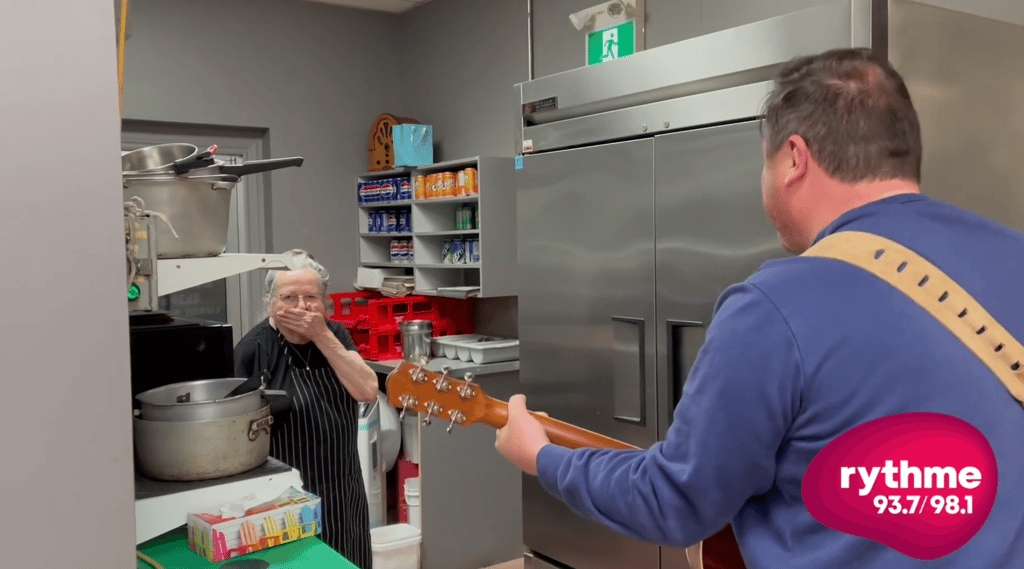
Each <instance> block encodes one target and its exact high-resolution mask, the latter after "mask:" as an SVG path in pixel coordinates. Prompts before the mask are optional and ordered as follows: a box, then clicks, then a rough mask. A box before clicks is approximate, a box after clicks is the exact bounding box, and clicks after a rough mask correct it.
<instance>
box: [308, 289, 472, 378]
mask: <svg viewBox="0 0 1024 569" xmlns="http://www.w3.org/2000/svg"><path fill="white" fill-rule="evenodd" d="M328 296H329V297H330V298H331V300H332V302H333V303H334V313H333V314H332V315H331V320H334V321H336V322H339V323H340V324H341V325H342V326H344V327H345V329H346V330H348V332H349V335H351V336H352V340H353V341H354V342H355V344H356V348H357V349H358V351H359V355H360V356H362V357H363V359H366V360H370V361H381V360H394V359H400V358H402V355H403V354H402V332H401V328H400V327H399V324H400V323H401V322H402V321H404V320H429V321H430V322H431V323H432V324H433V333H432V336H434V337H437V336H449V335H452V334H471V333H472V332H473V304H472V302H473V301H472V300H469V299H466V300H463V299H452V298H443V297H427V296H421V295H414V296H405V297H401V298H385V297H384V296H383V295H381V294H380V293H379V292H376V291H357V292H344V293H333V294H330V295H328Z"/></svg>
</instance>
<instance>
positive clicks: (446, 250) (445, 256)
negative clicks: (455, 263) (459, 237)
mask: <svg viewBox="0 0 1024 569" xmlns="http://www.w3.org/2000/svg"><path fill="white" fill-rule="evenodd" d="M441 262H442V263H451V262H452V240H451V239H445V240H444V242H442V243H441Z"/></svg>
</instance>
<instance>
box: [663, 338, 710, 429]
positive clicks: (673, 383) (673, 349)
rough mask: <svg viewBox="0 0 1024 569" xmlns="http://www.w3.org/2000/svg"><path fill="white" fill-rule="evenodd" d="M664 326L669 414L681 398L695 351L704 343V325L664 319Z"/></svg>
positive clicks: (695, 354)
mask: <svg viewBox="0 0 1024 569" xmlns="http://www.w3.org/2000/svg"><path fill="white" fill-rule="evenodd" d="M665 324H667V326H668V330H667V332H668V353H667V354H665V358H666V360H665V361H666V362H667V364H668V366H667V368H668V392H669V395H670V397H671V399H669V401H670V403H671V406H670V408H669V413H671V412H672V411H673V410H674V409H675V407H676V405H677V404H678V403H679V400H680V399H682V398H683V385H684V384H685V383H686V376H687V375H688V373H689V371H690V370H689V368H690V365H692V364H693V360H694V358H696V356H697V350H699V349H700V346H701V344H703V343H704V337H703V336H704V324H703V323H701V322H697V321H695V320H671V319H666V320H665ZM695 348H696V349H695Z"/></svg>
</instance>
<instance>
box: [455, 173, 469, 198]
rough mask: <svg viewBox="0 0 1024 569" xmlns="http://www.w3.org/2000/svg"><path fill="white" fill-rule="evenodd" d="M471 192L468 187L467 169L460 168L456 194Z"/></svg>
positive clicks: (462, 194)
mask: <svg viewBox="0 0 1024 569" xmlns="http://www.w3.org/2000/svg"><path fill="white" fill-rule="evenodd" d="M468 193H469V190H468V189H467V188H466V171H465V170H459V172H458V174H456V175H455V195H457V196H464V195H466V194H468Z"/></svg>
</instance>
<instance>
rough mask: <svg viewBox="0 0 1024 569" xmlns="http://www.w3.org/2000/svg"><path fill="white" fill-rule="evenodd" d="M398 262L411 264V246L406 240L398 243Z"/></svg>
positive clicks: (400, 240)
mask: <svg viewBox="0 0 1024 569" xmlns="http://www.w3.org/2000/svg"><path fill="white" fill-rule="evenodd" d="M398 262H399V263H407V262H409V244H408V243H407V242H406V240H405V239H399V241H398Z"/></svg>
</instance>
